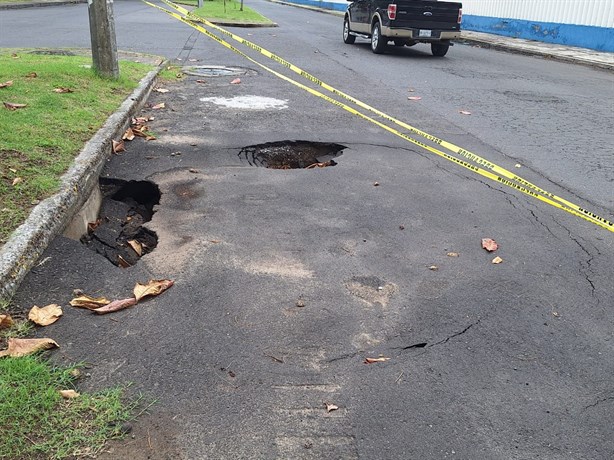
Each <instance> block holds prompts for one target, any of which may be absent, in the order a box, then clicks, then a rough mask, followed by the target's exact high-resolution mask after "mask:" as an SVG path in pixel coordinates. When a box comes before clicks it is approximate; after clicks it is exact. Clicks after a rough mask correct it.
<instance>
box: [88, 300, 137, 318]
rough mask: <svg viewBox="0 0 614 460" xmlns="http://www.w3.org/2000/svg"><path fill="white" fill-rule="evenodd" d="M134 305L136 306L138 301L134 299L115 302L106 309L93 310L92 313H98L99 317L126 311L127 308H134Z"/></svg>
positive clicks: (106, 306)
mask: <svg viewBox="0 0 614 460" xmlns="http://www.w3.org/2000/svg"><path fill="white" fill-rule="evenodd" d="M134 305H136V299H135V298H134V297H130V298H128V299H122V300H114V301H113V302H111V303H109V304H107V305H105V306H104V307H100V308H96V309H93V310H92V313H96V314H97V315H106V314H107V313H113V312H114V311H120V310H125V309H126V308H130V307H133V306H134Z"/></svg>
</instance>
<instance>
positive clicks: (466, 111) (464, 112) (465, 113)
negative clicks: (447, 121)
mask: <svg viewBox="0 0 614 460" xmlns="http://www.w3.org/2000/svg"><path fill="white" fill-rule="evenodd" d="M458 113H460V114H461V115H471V112H469V111H468V110H459V111H458Z"/></svg>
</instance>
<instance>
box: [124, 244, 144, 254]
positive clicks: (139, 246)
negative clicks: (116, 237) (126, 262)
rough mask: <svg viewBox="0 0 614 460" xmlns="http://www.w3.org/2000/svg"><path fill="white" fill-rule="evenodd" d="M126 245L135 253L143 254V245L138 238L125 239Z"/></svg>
mask: <svg viewBox="0 0 614 460" xmlns="http://www.w3.org/2000/svg"><path fill="white" fill-rule="evenodd" d="M126 243H128V245H129V246H130V247H131V248H132V249H133V250H134V252H136V253H137V255H138V256H139V257H141V256H142V255H143V245H142V244H141V242H140V241H138V240H128V241H126Z"/></svg>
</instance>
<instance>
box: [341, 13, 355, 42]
mask: <svg viewBox="0 0 614 460" xmlns="http://www.w3.org/2000/svg"><path fill="white" fill-rule="evenodd" d="M355 41H356V37H355V36H354V35H352V34H350V18H348V17H347V16H346V17H345V19H344V20H343V43H347V44H348V45H351V44H352V43H354V42H355Z"/></svg>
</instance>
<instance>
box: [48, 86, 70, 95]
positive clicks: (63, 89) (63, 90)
mask: <svg viewBox="0 0 614 460" xmlns="http://www.w3.org/2000/svg"><path fill="white" fill-rule="evenodd" d="M53 92H54V93H59V94H66V93H74V91H73V90H72V89H70V88H66V87H64V86H60V87H59V88H54V90H53Z"/></svg>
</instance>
